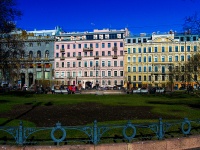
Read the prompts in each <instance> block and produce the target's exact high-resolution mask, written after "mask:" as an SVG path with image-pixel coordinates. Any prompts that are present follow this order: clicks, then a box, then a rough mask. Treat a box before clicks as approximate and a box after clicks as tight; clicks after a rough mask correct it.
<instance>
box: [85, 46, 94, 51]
mask: <svg viewBox="0 0 200 150" xmlns="http://www.w3.org/2000/svg"><path fill="white" fill-rule="evenodd" d="M83 51H93V47H87V48H83Z"/></svg>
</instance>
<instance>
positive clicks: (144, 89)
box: [133, 88, 148, 93]
mask: <svg viewBox="0 0 200 150" xmlns="http://www.w3.org/2000/svg"><path fill="white" fill-rule="evenodd" d="M133 93H148V89H146V88H138V89H134V90H133Z"/></svg>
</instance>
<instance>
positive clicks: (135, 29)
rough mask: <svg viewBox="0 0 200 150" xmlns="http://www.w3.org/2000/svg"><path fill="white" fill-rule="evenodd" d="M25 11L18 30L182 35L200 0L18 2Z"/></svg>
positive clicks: (55, 0)
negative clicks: (127, 30) (113, 30)
mask: <svg viewBox="0 0 200 150" xmlns="http://www.w3.org/2000/svg"><path fill="white" fill-rule="evenodd" d="M17 2H18V8H19V9H20V10H21V11H22V13H23V16H22V17H21V20H17V27H19V28H22V29H24V30H34V29H37V30H49V29H54V28H55V26H60V27H62V28H63V30H64V31H66V32H71V31H93V29H103V28H110V29H123V28H125V27H127V28H128V29H129V30H130V31H131V33H133V34H138V33H144V32H145V33H152V32H158V31H159V32H167V31H169V30H171V29H172V30H173V31H177V32H180V31H181V30H182V24H183V23H184V18H185V17H186V16H191V15H193V14H194V13H195V12H197V13H198V14H199V16H200V0H17Z"/></svg>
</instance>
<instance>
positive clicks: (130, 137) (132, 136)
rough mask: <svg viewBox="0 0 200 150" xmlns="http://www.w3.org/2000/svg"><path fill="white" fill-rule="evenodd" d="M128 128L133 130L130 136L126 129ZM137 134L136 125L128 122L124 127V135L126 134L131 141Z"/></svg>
mask: <svg viewBox="0 0 200 150" xmlns="http://www.w3.org/2000/svg"><path fill="white" fill-rule="evenodd" d="M128 128H131V129H132V130H133V133H132V135H130V136H128V135H127V134H126V130H127V129H128ZM135 135H136V128H135V126H134V125H132V124H131V123H128V124H127V125H126V126H125V127H124V129H123V136H124V137H125V138H126V139H127V140H128V141H131V140H132V139H133V138H134V137H135Z"/></svg>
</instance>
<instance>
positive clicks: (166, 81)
mask: <svg viewBox="0 0 200 150" xmlns="http://www.w3.org/2000/svg"><path fill="white" fill-rule="evenodd" d="M199 43H200V40H199V37H198V35H191V34H176V33H174V32H172V31H170V32H169V33H164V34H160V33H159V34H157V33H153V34H152V35H146V34H145V33H142V34H140V35H137V36H129V37H126V40H125V57H124V73H125V76H126V79H125V81H126V83H127V87H128V88H132V87H149V86H156V87H158V86H159V87H168V88H170V86H172V85H170V83H171V84H172V82H173V87H176V88H180V87H186V86H187V85H188V84H190V85H192V86H193V87H196V86H197V83H196V82H194V81H190V82H188V81H187V80H186V77H184V75H181V73H180V74H179V75H175V74H172V68H173V69H174V68H184V63H186V62H187V61H188V60H190V58H191V57H192V56H193V55H194V54H195V53H199V52H200V45H199ZM183 70H184V69H183ZM182 72H184V71H182ZM172 75H173V79H172V78H171V77H172ZM193 79H195V80H199V75H194V77H193Z"/></svg>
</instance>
